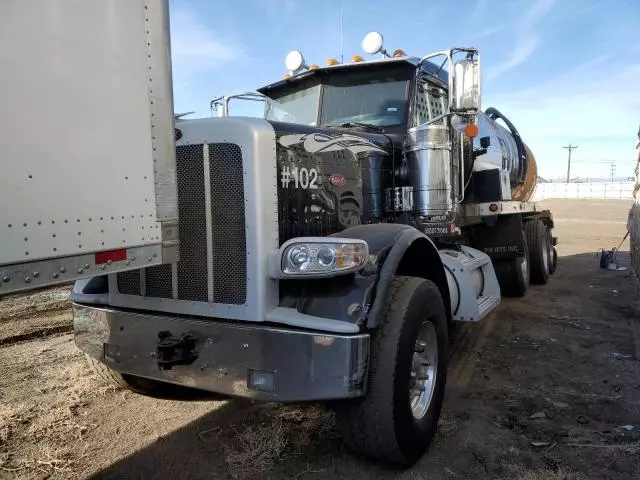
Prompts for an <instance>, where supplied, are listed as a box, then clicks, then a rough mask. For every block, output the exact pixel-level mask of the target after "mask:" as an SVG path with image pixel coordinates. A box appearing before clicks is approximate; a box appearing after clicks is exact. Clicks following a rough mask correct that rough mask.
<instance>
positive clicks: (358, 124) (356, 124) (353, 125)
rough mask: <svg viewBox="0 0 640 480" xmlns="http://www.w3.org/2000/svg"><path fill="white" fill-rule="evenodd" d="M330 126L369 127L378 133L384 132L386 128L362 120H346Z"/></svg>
mask: <svg viewBox="0 0 640 480" xmlns="http://www.w3.org/2000/svg"><path fill="white" fill-rule="evenodd" d="M327 126H328V127H342V128H353V127H360V128H368V129H369V130H373V131H374V132H377V133H384V128H381V127H378V126H376V125H371V124H370V123H362V122H344V123H340V124H338V125H327Z"/></svg>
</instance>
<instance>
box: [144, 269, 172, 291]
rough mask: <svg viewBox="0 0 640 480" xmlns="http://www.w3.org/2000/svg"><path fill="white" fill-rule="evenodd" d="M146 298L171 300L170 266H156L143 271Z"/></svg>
mask: <svg viewBox="0 0 640 480" xmlns="http://www.w3.org/2000/svg"><path fill="white" fill-rule="evenodd" d="M145 282H146V294H147V297H158V298H173V282H172V279H171V265H156V266H153V267H149V268H147V269H145Z"/></svg>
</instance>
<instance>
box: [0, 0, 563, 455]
mask: <svg viewBox="0 0 640 480" xmlns="http://www.w3.org/2000/svg"><path fill="white" fill-rule="evenodd" d="M3 10H4V11H5V13H6V14H4V15H3V16H2V19H0V26H1V27H2V28H0V32H2V35H3V36H7V38H3V39H2V41H1V42H0V45H1V47H0V48H1V49H2V51H1V57H0V58H1V59H2V63H3V66H5V67H6V68H4V69H3V71H4V72H5V73H4V74H3V76H2V78H1V79H0V82H2V87H3V88H1V89H0V96H1V98H0V99H1V102H0V103H1V104H2V105H3V108H2V115H3V125H4V128H3V133H2V137H0V138H1V141H0V153H1V155H2V167H1V168H2V175H0V198H1V204H2V215H1V216H2V218H1V224H0V234H1V235H2V245H1V248H0V279H1V282H0V285H1V286H0V294H3V293H8V292H13V291H18V290H24V289H26V288H35V287H41V286H46V285H51V284H55V283H58V282H64V281H69V280H75V284H74V286H73V290H72V293H71V300H72V302H73V309H74V337H75V342H76V344H77V346H78V347H79V348H80V349H81V350H82V351H84V352H85V353H86V355H87V359H88V361H89V362H90V363H91V365H92V366H93V368H94V369H95V371H96V372H97V373H98V374H99V375H100V376H101V377H102V378H103V379H105V380H107V381H110V382H112V383H115V384H117V385H119V386H122V387H125V388H129V389H132V390H134V391H137V392H139V393H142V394H152V395H153V394H157V393H158V392H162V391H164V390H165V389H166V388H167V386H170V385H180V386H185V387H191V388H195V389H200V390H205V391H210V392H216V393H220V394H225V395H229V396H236V397H246V398H250V399H253V400H256V401H265V402H304V401H316V402H317V401H322V402H327V405H328V406H329V407H330V408H333V409H335V411H336V414H337V419H338V423H339V425H340V428H341V431H342V435H343V438H344V441H345V443H346V444H347V446H348V447H350V448H351V449H352V450H354V451H356V452H360V453H363V454H365V455H368V456H371V457H374V458H376V459H379V460H383V461H387V462H390V463H395V464H398V465H404V466H407V465H411V464H413V463H414V462H416V461H417V460H418V459H419V458H420V457H421V455H422V454H423V453H424V452H425V451H426V449H427V448H428V445H429V442H430V441H431V439H432V437H433V436H434V433H435V431H436V427H437V422H438V417H439V415H440V410H441V406H442V402H443V395H444V388H445V383H446V376H447V363H448V360H449V359H448V344H449V334H450V331H451V328H452V326H453V324H454V322H479V321H481V320H482V319H483V318H484V317H486V316H487V315H489V314H490V313H491V312H492V311H494V310H495V308H496V307H497V306H498V305H499V303H500V300H501V297H502V296H516V297H517V296H523V295H525V294H526V291H527V289H528V288H529V285H530V283H537V284H545V283H547V282H548V280H549V276H550V275H551V274H552V273H553V272H554V270H555V268H556V261H557V254H556V251H555V245H556V244H557V238H556V236H555V234H554V228H553V227H554V223H553V217H552V214H551V212H550V211H548V210H544V209H543V208H541V207H540V206H539V205H538V204H536V203H534V202H531V201H530V200H531V196H532V193H533V190H534V188H535V183H536V178H537V169H536V163H535V159H534V156H533V154H532V152H531V150H530V149H529V148H528V147H527V146H526V145H525V143H524V142H523V140H522V138H521V137H520V135H519V133H518V131H517V130H516V128H515V126H514V125H513V124H512V123H511V122H510V121H509V120H508V118H507V117H506V116H505V115H503V114H502V113H501V112H500V111H498V110H497V109H495V108H488V109H485V110H482V109H481V97H482V95H481V78H480V74H481V68H480V67H481V64H480V55H479V52H478V51H477V50H476V49H474V48H451V49H448V50H443V51H439V52H436V53H433V54H428V55H424V56H411V55H408V54H406V53H405V52H404V51H402V50H396V51H394V52H389V51H388V50H386V48H385V46H384V45H383V37H382V35H381V34H379V33H377V32H371V33H369V34H367V36H366V37H365V40H364V41H363V48H364V50H365V52H366V53H367V54H369V55H372V56H374V57H371V58H369V59H364V58H363V57H361V56H355V57H354V58H353V59H352V60H353V61H351V62H344V63H341V62H338V61H336V60H335V59H330V60H329V61H328V62H326V65H322V66H319V65H310V66H307V65H306V63H305V60H304V58H303V55H302V54H301V53H300V52H299V51H294V52H292V53H291V54H289V55H288V56H287V60H286V65H287V69H288V70H289V73H287V75H286V76H285V78H283V79H281V80H279V81H276V82H274V83H271V84H269V85H266V86H264V87H262V88H259V89H258V91H257V92H250V93H243V94H239V95H231V96H225V97H220V98H218V99H215V101H213V102H212V106H214V107H216V110H217V111H218V112H219V113H220V115H217V116H216V117H212V118H199V119H186V118H184V117H180V116H179V115H176V116H175V117H174V112H173V100H172V88H171V85H172V83H171V63H170V58H171V57H170V36H169V24H168V18H169V15H168V5H167V2H166V1H163V0H135V1H133V0H114V1H112V2H102V1H99V0H88V1H85V2H82V3H81V4H78V3H77V2H74V3H73V4H71V2H69V3H65V2H55V3H51V4H49V3H47V4H46V5H38V8H37V9H36V8H35V7H33V6H32V4H31V3H30V2H18V1H15V2H9V4H8V6H4V7H3ZM5 40H11V41H5ZM12 45H13V46H15V45H20V46H21V49H14V48H13V47H12ZM234 98H242V99H245V100H259V101H261V102H263V103H264V112H263V113H264V115H262V118H250V117H239V116H233V115H231V114H230V112H229V102H230V101H231V100H233V99H234ZM218 107H219V108H218Z"/></svg>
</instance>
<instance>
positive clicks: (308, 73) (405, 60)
mask: <svg viewBox="0 0 640 480" xmlns="http://www.w3.org/2000/svg"><path fill="white" fill-rule="evenodd" d="M419 63H420V59H419V58H418V57H410V56H402V57H391V58H376V59H373V60H363V61H360V62H351V63H338V64H335V65H323V66H318V68H316V69H314V70H304V71H302V72H300V73H297V74H295V75H292V76H291V77H290V78H284V79H282V80H279V81H277V82H274V83H270V84H268V85H265V86H264V87H260V88H258V92H260V93H262V94H263V95H265V94H266V92H268V91H269V90H271V89H274V88H278V87H281V86H284V85H291V84H294V83H296V82H298V81H300V80H303V79H306V78H310V77H312V76H314V75H316V74H317V73H319V72H327V71H331V70H349V69H358V68H364V67H372V66H374V67H375V66H377V65H380V66H387V65H394V64H395V65H409V66H412V67H414V68H415V67H417V66H418V64H419ZM423 66H424V69H425V70H426V71H427V72H428V73H431V74H433V75H435V76H436V77H437V78H438V79H440V80H441V81H443V82H444V83H445V84H446V83H447V82H448V73H447V71H446V70H444V69H442V68H440V67H439V66H438V65H436V64H434V63H433V62H428V61H427V62H424V64H423Z"/></svg>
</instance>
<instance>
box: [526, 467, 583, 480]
mask: <svg viewBox="0 0 640 480" xmlns="http://www.w3.org/2000/svg"><path fill="white" fill-rule="evenodd" d="M516 475H517V476H516V477H515V478H517V479H518V480H577V479H578V477H577V476H576V474H574V473H573V472H570V471H568V470H565V469H563V468H558V469H556V470H551V469H549V468H544V469H542V470H526V469H523V468H519V469H518V471H517V472H516Z"/></svg>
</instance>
